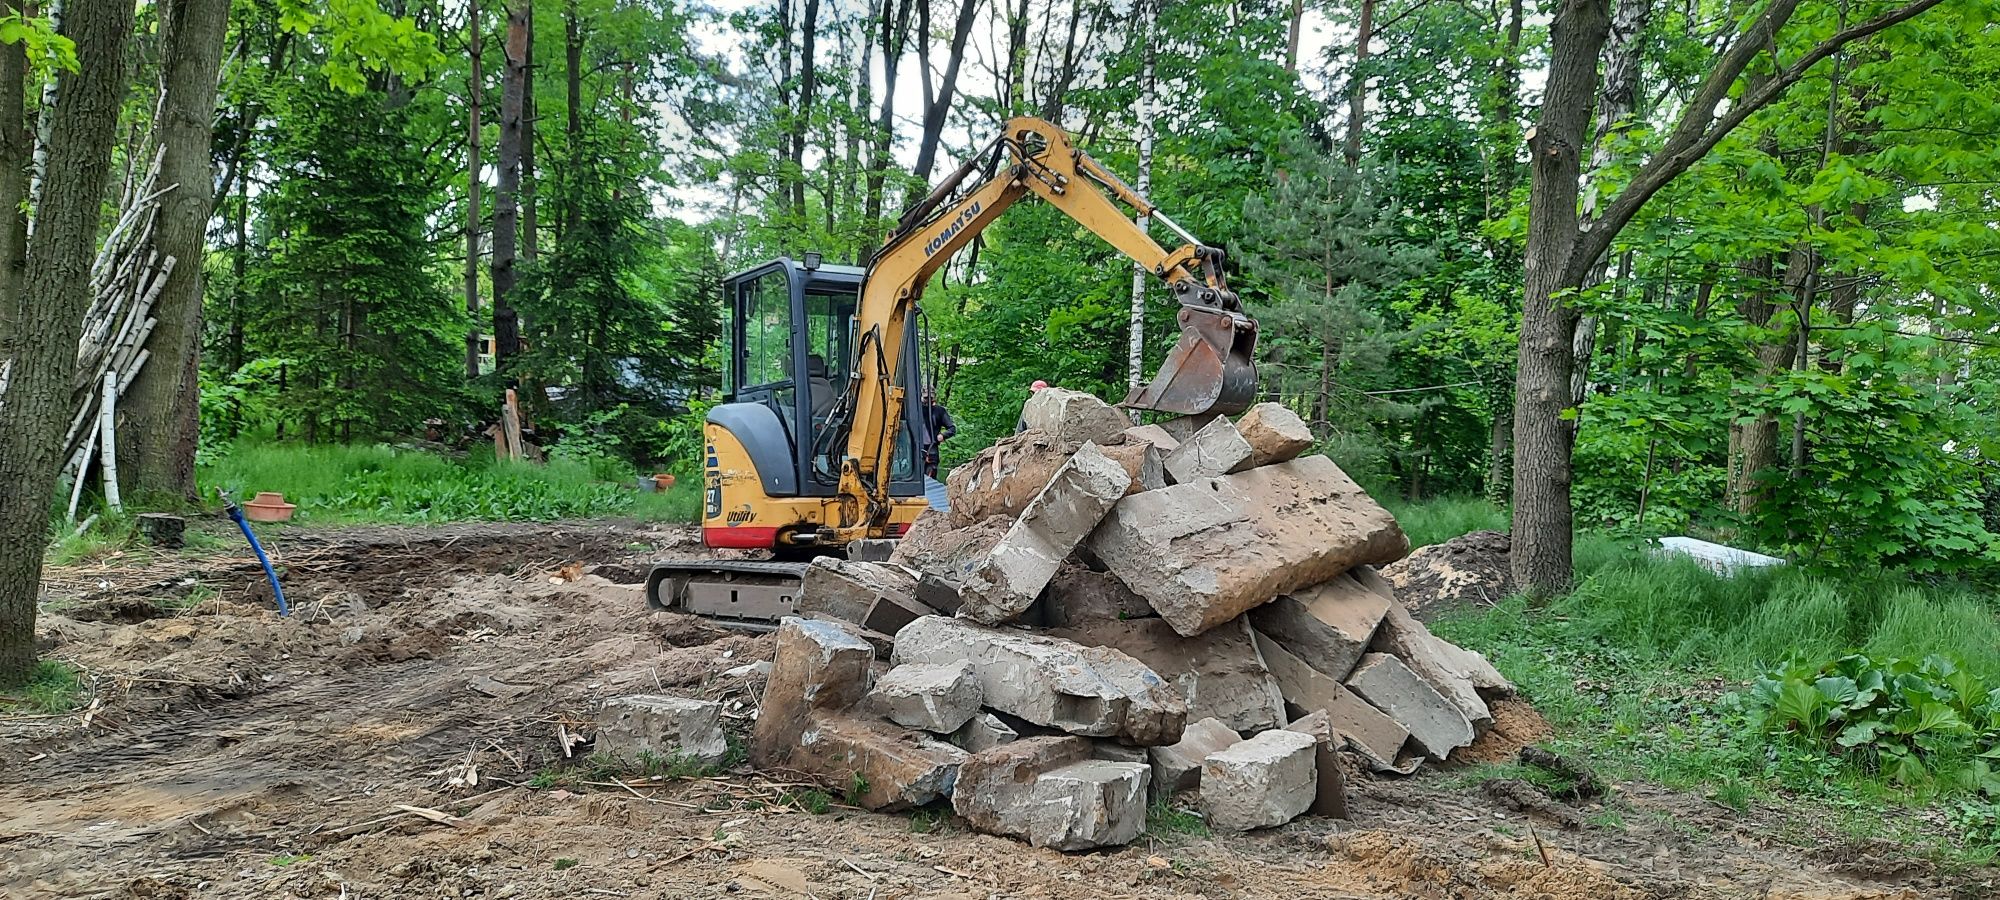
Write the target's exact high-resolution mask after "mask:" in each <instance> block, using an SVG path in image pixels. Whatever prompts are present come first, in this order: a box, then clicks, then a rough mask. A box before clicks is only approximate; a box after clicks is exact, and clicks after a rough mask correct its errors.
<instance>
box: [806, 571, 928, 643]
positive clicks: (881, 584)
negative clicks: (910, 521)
mask: <svg viewBox="0 0 2000 900" xmlns="http://www.w3.org/2000/svg"><path fill="white" fill-rule="evenodd" d="M916 590H917V575H916V573H915V572H912V571H910V570H909V569H906V568H903V567H902V566H899V565H896V564H894V563H887V562H859V561H856V560H851V559H841V558H839V557H836V556H822V557H819V558H817V559H814V560H813V561H812V564H811V565H809V566H806V572H805V575H804V577H803V578H801V579H800V584H799V599H798V604H797V606H796V609H797V610H798V612H799V614H801V615H806V616H812V617H814V618H833V619H840V620H842V621H845V622H853V623H854V624H856V625H866V624H867V621H868V614H869V612H870V611H871V610H873V609H874V608H875V606H876V605H877V604H878V603H880V602H882V601H883V600H892V601H893V602H898V603H901V604H904V605H911V604H914V603H915V601H914V600H912V599H911V598H912V597H913V596H914V595H915V594H916ZM921 614H923V613H919V615H921ZM910 618H913V619H914V618H916V616H915V615H912V616H910ZM868 627H871V628H873V627H874V626H868ZM898 627H900V626H898ZM875 630H877V631H881V632H883V633H884V634H894V633H895V631H894V630H890V629H881V628H875Z"/></svg>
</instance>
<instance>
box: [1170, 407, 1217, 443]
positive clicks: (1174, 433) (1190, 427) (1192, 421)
mask: <svg viewBox="0 0 2000 900" xmlns="http://www.w3.org/2000/svg"><path fill="white" fill-rule="evenodd" d="M1221 415H1222V414H1221V413H1203V414H1201V415H1198V416H1174V417H1173V418H1170V419H1161V420H1160V421H1159V422H1157V423H1154V424H1156V425H1158V426H1159V428H1160V430H1161V431H1164V432H1166V433H1167V435H1168V436H1169V437H1171V438H1173V439H1174V440H1176V441H1186V440H1187V439H1188V438H1191V437H1194V433H1195V432H1197V431H1200V430H1201V429H1202V427H1203V426H1205V425H1207V424H1208V423H1210V422H1213V421H1215V420H1216V419H1217V418H1219V417H1220V416H1221Z"/></svg>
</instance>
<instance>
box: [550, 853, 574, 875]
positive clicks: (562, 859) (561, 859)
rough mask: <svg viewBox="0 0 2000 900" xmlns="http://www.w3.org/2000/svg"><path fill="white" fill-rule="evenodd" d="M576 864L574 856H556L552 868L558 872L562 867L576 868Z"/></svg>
mask: <svg viewBox="0 0 2000 900" xmlns="http://www.w3.org/2000/svg"><path fill="white" fill-rule="evenodd" d="M576 866H577V862H576V859H575V858H573V857H568V856H558V857H556V861H555V865H554V868H555V870H556V871H558V872H560V871H562V870H564V869H574V868H576Z"/></svg>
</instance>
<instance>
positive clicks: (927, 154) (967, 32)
mask: <svg viewBox="0 0 2000 900" xmlns="http://www.w3.org/2000/svg"><path fill="white" fill-rule="evenodd" d="M1370 2H1372V0H1370ZM918 3H919V4H920V5H919V6H918V12H919V13H920V14H921V13H923V11H924V10H925V9H927V8H928V7H927V6H926V5H922V4H923V3H924V0H918ZM978 9H979V4H978V3H977V2H976V0H962V2H960V3H959V6H958V22H957V24H955V25H954V26H952V31H951V55H950V56H948V57H946V58H945V63H944V74H943V75H941V76H940V77H939V79H938V87H937V91H936V93H935V94H934V95H933V96H931V97H929V98H927V99H928V100H929V105H928V106H927V107H926V108H925V109H924V131H923V136H922V137H921V138H920V139H919V141H918V143H917V164H916V166H915V167H914V168H913V169H911V174H913V175H915V176H916V178H917V180H918V181H922V182H928V181H930V179H931V168H932V167H933V166H934V165H936V164H937V154H938V142H939V141H940V140H942V139H943V138H944V119H945V114H946V113H947V112H950V111H951V101H952V97H954V96H955V95H956V91H957V89H958V67H959V63H961V62H964V61H965V40H966V38H968V37H970V36H971V35H972V26H973V25H974V23H976V22H977V20H978V18H979V17H978V15H977V12H978ZM923 18H924V19H925V20H928V19H929V18H930V17H929V15H927V14H925V15H923ZM928 31H929V29H925V32H926V33H925V34H924V35H923V36H922V37H923V40H924V41H925V46H926V47H927V48H928V45H929V39H930V35H929V34H928ZM925 58H926V59H928V58H929V54H928V53H926V54H925ZM929 68H930V66H929V63H928V62H926V63H925V72H926V77H925V82H926V83H928V82H929V80H930V79H929V76H928V72H929Z"/></svg>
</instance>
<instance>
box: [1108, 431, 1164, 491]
mask: <svg viewBox="0 0 2000 900" xmlns="http://www.w3.org/2000/svg"><path fill="white" fill-rule="evenodd" d="M1097 449H1098V450H1100V451H1103V453H1104V455H1105V456H1106V457H1108V458H1109V459H1110V460H1111V461H1112V462H1115V463H1117V464H1118V467H1119V468H1121V469H1124V470H1125V474H1127V475H1130V476H1132V485H1131V487H1129V488H1126V490H1125V492H1126V493H1128V494H1136V493H1138V492H1140V491H1157V490H1159V489H1160V488H1163V487H1166V486H1167V465H1166V459H1167V455H1166V453H1164V452H1162V451H1161V450H1160V448H1159V447H1156V446H1154V445H1152V444H1149V443H1147V442H1145V441H1138V440H1132V439H1130V438H1128V437H1126V436H1124V435H1123V434H1120V435H1118V436H1117V437H1115V438H1113V439H1112V442H1111V443H1108V444H1099V445H1097Z"/></svg>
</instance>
